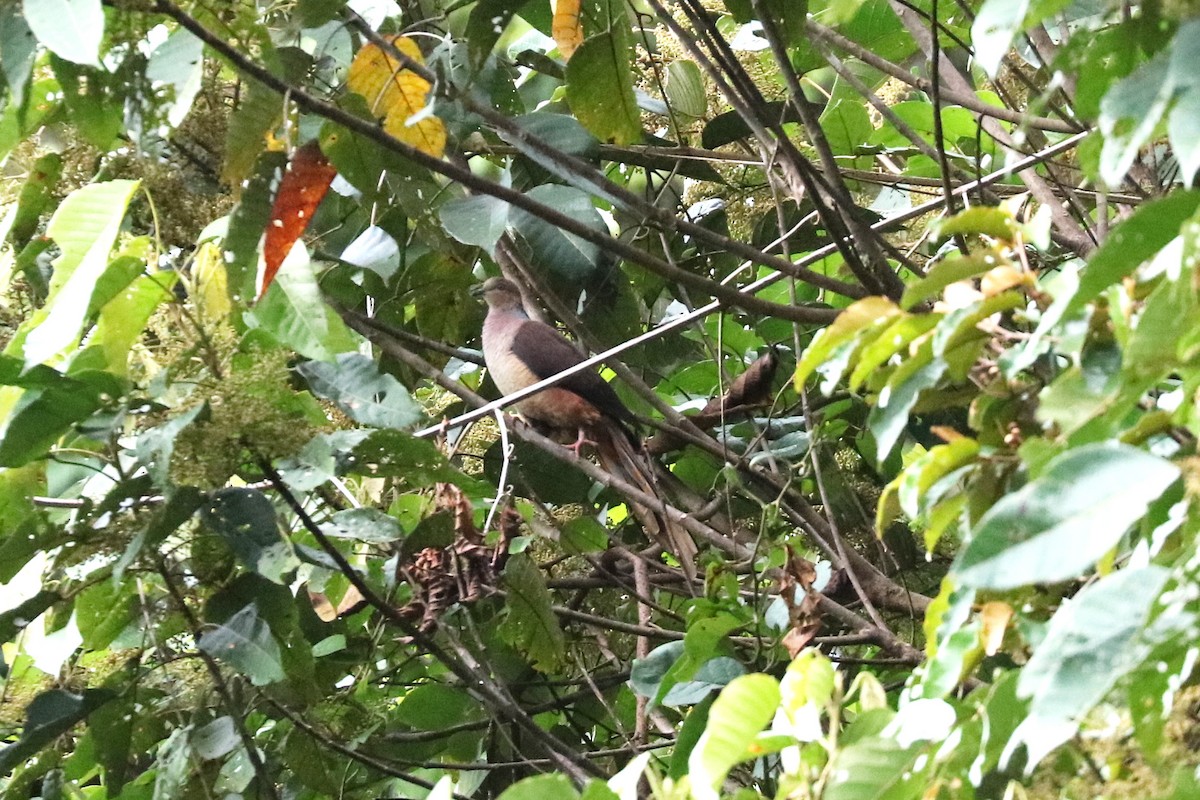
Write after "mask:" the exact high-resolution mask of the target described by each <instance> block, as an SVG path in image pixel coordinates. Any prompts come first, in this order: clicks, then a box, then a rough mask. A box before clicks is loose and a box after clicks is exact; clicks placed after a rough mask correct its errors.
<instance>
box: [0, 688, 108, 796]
mask: <svg viewBox="0 0 1200 800" xmlns="http://www.w3.org/2000/svg"><path fill="white" fill-rule="evenodd" d="M113 697H114V695H113V693H112V692H110V691H108V690H107V689H85V690H84V691H83V693H82V694H72V693H71V692H67V691H64V690H62V689H51V690H49V691H46V692H42V693H41V694H39V695H38V696H37V697H35V698H33V701H32V702H30V704H29V706H28V707H27V708H26V709H25V727H24V729H23V730H22V731H21V738H20V739H19V740H18V741H16V742H14V743H13V744H10V745H9V746H8V747H5V748H3V749H0V775H7V774H8V773H10V772H12V770H13V769H14V768H15V767H16V766H17V765H18V764H20V763H21V762H22V761H24V760H25V759H27V758H30V757H31V756H33V755H34V754H36V753H37V752H38V751H39V750H41V749H42V748H43V747H45V746H46V745H48V744H50V743H51V742H53V741H54V740H55V739H56V738H58V737H59V736H60V735H62V734H64V733H66V732H67V731H69V730H71V728H73V727H75V725H76V723H78V722H81V721H83V720H84V719H86V718H87V716H88V714H90V713H92V711H94V710H95V709H97V708H99V707H100V706H102V705H104V704H105V703H107V702H108V701H109V700H112V699H113Z"/></svg>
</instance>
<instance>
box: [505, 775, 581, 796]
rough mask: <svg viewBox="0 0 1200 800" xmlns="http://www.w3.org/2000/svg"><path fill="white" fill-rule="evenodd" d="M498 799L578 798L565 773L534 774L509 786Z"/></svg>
mask: <svg viewBox="0 0 1200 800" xmlns="http://www.w3.org/2000/svg"><path fill="white" fill-rule="evenodd" d="M499 800H579V792H577V791H575V787H574V786H573V785H572V784H571V781H570V779H569V778H567V777H566V776H565V775H534V776H533V777H532V778H525V779H524V780H520V781H517V782H516V783H514V784H513V785H512V786H509V787H508V788H507V789H505V790H504V791H503V792H502V793H501V794H500V798H499Z"/></svg>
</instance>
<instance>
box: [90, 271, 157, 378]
mask: <svg viewBox="0 0 1200 800" xmlns="http://www.w3.org/2000/svg"><path fill="white" fill-rule="evenodd" d="M178 279H179V274H178V273H176V272H159V273H155V274H153V275H140V276H138V278H137V279H136V280H134V282H133V283H132V284H131V285H130V286H129V287H128V288H127V289H126V290H125V291H123V292H121V293H119V294H118V295H117V296H116V297H114V298H113V299H112V300H109V301H108V302H107V303H105V304H104V308H102V309H101V310H100V316H99V317H98V318H97V320H96V328H95V330H94V331H93V332H92V336H91V338H90V341H89V344H91V345H96V346H99V347H100V348H101V349H102V350H103V351H104V361H105V365H106V366H107V368H108V371H109V372H112V373H114V374H116V375H121V376H125V375H126V373H127V372H128V369H129V357H130V349H131V348H132V347H133V345H134V343H135V342H136V341H137V340H138V339H139V338H141V335H142V333H143V331H144V330H145V327H146V323H147V322H148V321H149V319H150V317H151V316H152V315H153V314H154V312H155V310H156V309H157V308H158V307H159V305H160V304H162V303H165V302H167V301H169V300H172V299H174V295H172V294H171V287H172V286H174V285H175V282H176V281H177V280H178Z"/></svg>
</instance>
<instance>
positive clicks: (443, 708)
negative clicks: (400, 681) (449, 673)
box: [394, 683, 482, 731]
mask: <svg viewBox="0 0 1200 800" xmlns="http://www.w3.org/2000/svg"><path fill="white" fill-rule="evenodd" d="M481 710H482V709H481V707H480V705H479V701H477V700H475V699H474V698H473V697H471V695H469V694H468V693H467V692H465V691H463V690H462V689H460V688H456V687H453V686H443V685H442V684H440V683H423V684H421V685H420V686H415V687H413V689H412V690H411V691H409V692H408V693H407V694H405V695H404V699H403V700H402V701H401V702H400V705H398V706H396V710H395V714H394V718H395V720H396V721H397V722H399V723H400V724H402V725H408V726H409V727H411V728H416V729H417V730H422V731H438V730H442V729H443V728H447V727H449V726H451V725H457V724H458V723H460V722H465V721H467V720H471V719H478V718H479V716H480V712H481Z"/></svg>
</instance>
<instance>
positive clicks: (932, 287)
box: [900, 252, 996, 309]
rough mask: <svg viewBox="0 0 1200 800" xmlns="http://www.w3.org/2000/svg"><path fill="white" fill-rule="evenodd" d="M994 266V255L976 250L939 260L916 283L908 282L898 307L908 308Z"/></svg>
mask: <svg viewBox="0 0 1200 800" xmlns="http://www.w3.org/2000/svg"><path fill="white" fill-rule="evenodd" d="M995 266H996V259H995V257H994V256H986V255H984V254H982V253H979V252H976V253H972V254H971V255H969V256H962V257H959V258H948V259H946V260H944V261H939V262H938V263H937V264H935V265H934V266H933V269H931V270H929V272H928V273H926V275H925V277H924V278H921V279H920V280H919V281H917V282H916V283H912V284H909V285H908V286H907V287H905V289H904V296H903V297H901V298H900V307H901V308H903V309H910V308H912V307H913V306H915V305H916V304H917V303H920V302H921V301H922V300H925V299H927V298H930V297H933V296H935V295H937V294H938V293H940V292H941V291H942V289H945V288H946V287H947V286H949V285H950V284H952V283H958V282H959V281H965V280H967V279H968V278H974V277H975V276H977V275H982V274H983V273H985V272H987V271H988V270H990V269H992V268H994V267H995Z"/></svg>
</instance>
